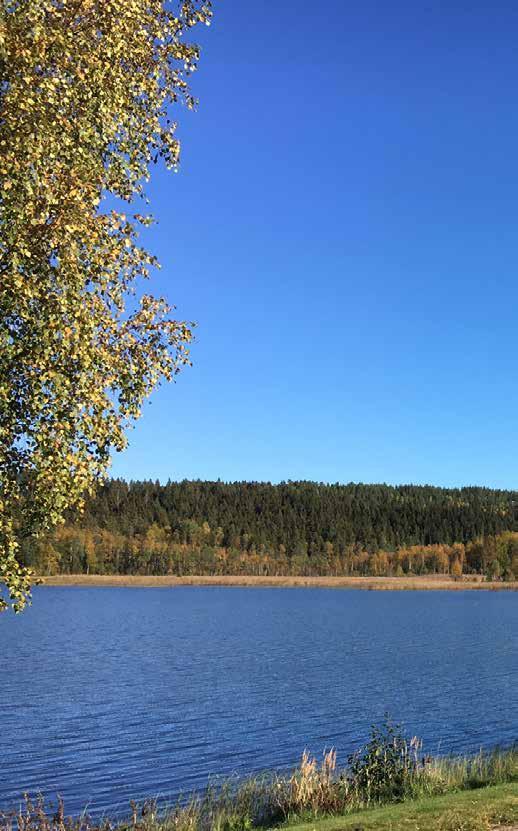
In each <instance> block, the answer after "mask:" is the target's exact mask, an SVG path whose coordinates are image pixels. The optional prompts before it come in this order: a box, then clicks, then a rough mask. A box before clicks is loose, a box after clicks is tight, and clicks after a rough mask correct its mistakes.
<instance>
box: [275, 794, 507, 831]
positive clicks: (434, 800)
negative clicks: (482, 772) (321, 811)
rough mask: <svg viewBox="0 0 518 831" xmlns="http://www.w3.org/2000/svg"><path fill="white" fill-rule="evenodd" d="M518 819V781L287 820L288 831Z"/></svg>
mask: <svg viewBox="0 0 518 831" xmlns="http://www.w3.org/2000/svg"><path fill="white" fill-rule="evenodd" d="M513 823H518V782H511V783H508V784H506V785H494V786H491V787H486V788H479V789H477V790H469V791H458V792H454V793H448V794H443V795H441V796H434V797H426V798H424V799H416V800H410V801H407V802H400V803H398V804H396V805H384V806H382V807H378V808H366V809H364V810H362V811H356V812H354V813H351V814H348V815H346V816H336V817H327V818H324V819H312V820H310V821H309V822H303V823H301V822H290V823H287V826H286V827H288V828H289V831H360V829H361V831H381V829H384V831H488V829H491V828H494V827H495V826H497V825H500V826H506V825H508V826H509V825H513Z"/></svg>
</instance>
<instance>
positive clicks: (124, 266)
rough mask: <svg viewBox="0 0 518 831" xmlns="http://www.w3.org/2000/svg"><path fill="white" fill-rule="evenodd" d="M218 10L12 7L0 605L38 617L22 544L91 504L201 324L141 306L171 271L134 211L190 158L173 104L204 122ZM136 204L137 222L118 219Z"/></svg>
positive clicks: (1, 349) (1, 336)
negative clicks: (204, 76) (197, 96)
mask: <svg viewBox="0 0 518 831" xmlns="http://www.w3.org/2000/svg"><path fill="white" fill-rule="evenodd" d="M210 15H211V10H210V4H209V3H205V2H201V3H198V2H195V0H184V2H181V3H180V6H179V8H175V9H173V8H172V4H170V3H168V2H163V1H162V0H0V106H1V118H0V179H1V184H0V275H1V276H0V583H3V584H4V587H5V590H6V594H7V596H6V594H4V595H3V596H0V609H5V608H8V606H9V605H12V606H13V607H14V609H15V610H16V611H18V610H20V609H21V608H23V606H24V603H25V602H26V600H27V598H28V596H29V593H30V585H31V579H32V577H31V574H30V572H29V571H28V570H27V569H26V568H24V567H23V565H22V564H21V563H20V560H19V556H18V551H19V547H18V546H19V540H20V538H21V537H22V536H27V535H31V534H36V533H39V532H41V531H43V530H45V529H47V528H49V527H51V526H53V525H55V524H56V523H58V522H60V521H61V520H62V518H63V513H64V511H65V510H66V509H67V508H70V507H80V505H81V503H82V499H83V496H84V494H85V493H86V492H88V491H90V490H91V489H92V487H93V485H94V483H95V482H96V480H98V479H99V477H102V476H103V475H104V473H105V471H106V469H107V466H108V463H109V457H110V452H111V451H112V449H116V450H121V449H122V448H123V447H124V446H125V444H126V438H125V429H126V427H127V425H128V423H129V422H130V421H131V420H132V419H135V418H137V417H138V416H139V414H140V409H141V406H142V403H143V401H144V399H145V398H146V396H147V395H149V393H150V392H151V390H152V389H153V388H154V387H155V386H156V384H157V383H158V382H159V381H160V379H161V378H166V379H171V378H172V377H173V376H174V375H175V373H177V372H178V371H179V370H180V369H181V368H182V366H184V365H185V364H186V363H188V362H189V357H188V344H189V342H190V340H191V325H190V324H187V323H184V322H179V321H177V320H175V319H174V318H173V317H172V316H171V308H170V307H169V306H168V304H167V303H166V302H165V301H164V300H163V299H156V298H154V297H152V296H151V295H149V294H144V295H143V296H141V297H140V299H138V300H132V303H131V305H129V307H128V303H127V298H128V296H130V295H132V294H134V293H135V291H136V283H137V281H138V280H139V279H140V278H142V277H147V276H148V275H149V273H150V269H151V268H152V267H153V266H154V265H156V261H155V260H154V258H153V257H152V256H151V255H150V254H149V253H148V252H147V251H146V250H145V249H143V248H142V247H141V246H140V245H139V244H138V241H137V237H138V229H139V227H140V226H142V225H144V226H146V225H148V224H149V223H150V222H151V218H150V217H147V216H145V215H142V214H141V213H137V212H135V210H134V203H135V201H136V200H137V199H140V198H144V190H143V183H144V182H145V181H146V180H147V179H148V178H149V172H150V166H151V164H152V163H153V162H154V161H156V160H157V159H158V158H159V157H160V158H161V159H162V160H163V161H164V162H165V165H166V166H167V167H169V168H174V167H175V166H176V165H177V163H178V158H179V143H178V140H177V138H176V134H175V126H176V125H175V124H174V122H173V121H172V120H171V105H173V104H175V103H177V102H179V101H183V102H184V103H186V105H187V107H188V108H193V106H194V104H195V101H194V99H193V98H192V95H191V93H190V91H189V87H188V81H187V76H188V75H189V74H190V73H191V72H192V71H193V70H194V69H195V68H196V64H197V61H198V58H199V49H198V47H197V46H196V45H193V44H192V43H189V42H187V41H186V40H185V35H186V33H187V32H188V31H189V30H190V29H191V28H192V27H193V26H194V25H195V24H197V23H209V21H210ZM106 197H110V201H111V204H112V205H119V204H121V200H123V201H125V202H127V203H128V209H127V210H128V211H129V213H128V215H127V214H126V213H125V212H123V211H122V210H118V209H115V210H108V209H107V208H106V209H105V207H104V206H105V205H106V202H105V198H106Z"/></svg>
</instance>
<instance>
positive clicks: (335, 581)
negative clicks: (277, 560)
mask: <svg viewBox="0 0 518 831" xmlns="http://www.w3.org/2000/svg"><path fill="white" fill-rule="evenodd" d="M40 579H41V581H42V585H43V586H96V587H98V586H106V587H110V586H112V587H113V586H121V587H123V586H128V587H132V588H138V587H141V588H168V587H173V586H255V587H261V586H264V587H269V588H274V587H279V588H282V587H290V586H292V587H300V588H304V587H313V588H336V589H341V588H343V589H363V590H367V591H426V590H428V591H431V590H435V591H443V590H446V591H466V590H470V591H471V590H478V591H518V580H514V581H509V582H502V581H499V580H492V581H487V580H485V579H484V578H483V577H480V576H479V575H465V576H463V577H460V578H455V577H448V576H447V575H425V576H423V577H419V576H405V577H266V576H261V577H256V576H251V575H237V576H228V575H220V576H210V577H209V576H189V577H177V576H175V575H165V576H160V577H157V576H146V575H140V574H139V575H131V574H127V575H126V574H58V575H54V576H51V577H41V578H40Z"/></svg>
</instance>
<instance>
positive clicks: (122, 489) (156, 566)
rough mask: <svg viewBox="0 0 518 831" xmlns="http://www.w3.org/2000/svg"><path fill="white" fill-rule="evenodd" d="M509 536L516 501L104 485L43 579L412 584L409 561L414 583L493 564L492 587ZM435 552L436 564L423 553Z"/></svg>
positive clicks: (405, 489) (402, 489) (420, 491)
mask: <svg viewBox="0 0 518 831" xmlns="http://www.w3.org/2000/svg"><path fill="white" fill-rule="evenodd" d="M517 526H518V492H516V491H502V490H492V489H489V488H481V487H465V488H455V489H450V488H438V487H432V486H417V485H399V486H395V487H394V486H389V485H362V484H353V483H351V484H347V485H339V484H335V485H329V484H321V483H315V482H305V481H302V482H284V483H281V484H278V485H272V484H269V483H264V482H234V483H224V482H203V481H183V482H169V483H168V484H166V485H160V484H159V483H157V482H125V481H122V480H120V479H114V480H111V481H109V482H107V483H106V485H104V486H103V487H102V488H100V489H99V491H98V493H97V496H96V497H95V499H93V500H92V501H91V502H90V503H89V504H88V505H87V507H86V510H85V513H84V515H83V516H81V517H80V518H74V517H70V518H69V523H68V525H67V526H66V527H65V528H64V529H60V530H59V531H58V532H57V533H56V535H55V536H54V537H53V538H52V539H51V540H48V541H47V542H46V549H47V551H50V549H53V551H54V553H55V563H54V564H52V563H50V564H49V562H47V563H46V565H45V564H43V567H44V568H46V570H47V571H49V570H63V569H65V570H69V571H74V570H76V571H84V570H94V569H96V570H101V571H102V570H104V571H107V572H120V573H243V572H245V571H246V570H247V568H248V569H249V570H250V569H252V568H253V569H254V571H251V573H265V572H266V573H273V572H274V571H275V572H278V573H330V571H333V573H335V572H336V573H356V571H357V572H358V573H367V574H368V573H379V572H380V569H381V572H382V573H385V572H387V573H391V572H395V571H397V570H398V569H399V571H402V572H405V571H408V570H410V571H412V572H414V571H416V563H417V561H418V560H420V566H419V568H421V570H422V572H423V573H429V572H430V571H439V572H441V573H442V572H444V570H448V571H451V569H452V568H454V567H455V568H456V569H457V570H458V569H459V567H460V568H461V570H462V571H466V570H467V571H471V572H482V573H485V572H486V571H487V570H488V568H491V564H493V566H492V568H493V571H494V572H495V574H496V576H499V575H498V572H500V573H501V574H504V573H506V572H509V571H510V570H511V568H512V567H513V566H512V563H513V552H512V551H511V552H510V553H507V554H506V555H505V556H503V555H502V554H501V552H497V551H496V549H495V547H494V546H495V545H496V543H495V544H494V545H493V543H490V542H488V540H489V539H490V538H491V539H492V538H496V537H500V536H501V535H504V536H503V537H502V539H505V540H507V542H506V546H507V547H509V546H511V543H510V542H509V541H510V540H513V539H514V536H513V534H507V533H505V532H515V531H518V527H517ZM481 540H485V543H484V551H485V553H483V554H481V553H480V552H479V553H478V554H477V555H476V556H475V555H473V556H472V557H471V562H469V561H468V559H469V558H467V555H466V551H467V548H469V546H470V545H471V548H473V546H474V545H475V543H476V544H478V545H480V541H481ZM513 545H514V543H513ZM488 546H489V548H490V550H487V551H486V549H487V548H488ZM502 546H503V542H500V548H501V547H502ZM423 547H424V548H426V549H429V550H428V552H427V553H425V554H422V553H421V554H419V555H418V554H417V553H414V554H413V555H408V556H407V557H406V561H405V557H404V556H402V555H401V551H402V550H403V549H405V550H411V549H420V550H421V549H423ZM441 547H442V549H443V554H444V556H442V555H441V553H440V551H438V550H435V551H434V549H441ZM511 548H512V546H511ZM493 549H494V550H493ZM445 552H446V553H445ZM42 556H47V560H48V557H49V556H50V557H51V559H52V554H51V553H50V554H48V553H47V554H46V555H43V553H42V547H41V545H39V546H38V547H37V548H34V547H33V548H31V546H27V548H26V552H25V557H26V560H27V561H29V562H32V563H33V564H37V563H38V561H39V560H41V557H42ZM376 557H377V559H376ZM499 557H500V559H499ZM413 560H415V562H413ZM446 560H448V563H447V564H446ZM410 561H412V562H410ZM497 563H499V565H497ZM193 568H194V569H195V571H193V570H192V569H193ZM196 569H197V570H198V571H197V572H196ZM261 569H263V571H261ZM373 569H374V570H373ZM355 570H356V571H355Z"/></svg>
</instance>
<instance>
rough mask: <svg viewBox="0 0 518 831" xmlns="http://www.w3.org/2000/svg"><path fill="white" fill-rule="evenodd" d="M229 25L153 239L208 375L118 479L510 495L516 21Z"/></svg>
mask: <svg viewBox="0 0 518 831" xmlns="http://www.w3.org/2000/svg"><path fill="white" fill-rule="evenodd" d="M214 12H215V15H214V22H213V24H212V26H211V27H210V28H205V27H204V28H203V31H200V32H199V33H197V34H199V37H198V40H199V42H200V43H202V45H203V53H202V60H201V64H200V69H199V71H198V73H197V74H196V75H195V76H194V77H193V88H194V91H195V93H196V94H197V95H198V97H199V98H200V106H199V109H198V111H197V113H195V114H192V113H190V112H188V111H187V110H183V109H180V108H178V110H177V118H178V120H179V123H180V126H179V137H180V138H181V140H182V164H181V169H180V172H179V173H178V174H172V173H167V172H165V171H162V170H157V171H156V173H155V177H154V181H153V184H152V187H151V188H150V196H151V200H152V204H151V210H152V211H153V213H154V214H155V216H156V217H157V218H158V219H159V225H158V226H157V227H155V228H153V229H151V230H150V231H148V232H146V237H145V241H146V244H147V245H148V247H149V248H151V249H152V250H153V251H154V252H155V253H157V254H158V255H159V257H160V259H161V261H162V264H163V268H162V272H161V273H160V274H159V275H158V276H157V277H156V278H155V279H154V285H153V289H154V291H155V292H156V293H163V294H165V295H166V296H167V297H168V298H169V299H170V300H171V301H172V302H174V303H176V304H177V306H178V316H179V317H181V318H186V319H194V320H196V321H197V322H198V329H197V343H196V345H195V347H194V348H193V350H192V356H193V361H194V366H193V367H192V368H190V369H187V370H185V372H184V373H182V375H181V376H179V378H178V381H177V383H176V384H174V385H167V386H165V387H162V388H161V389H160V390H159V391H158V392H157V393H156V394H155V395H154V396H153V398H152V403H151V404H150V405H146V407H145V410H144V415H143V418H142V419H141V421H140V422H139V423H138V425H137V426H136V428H135V429H134V430H133V431H132V432H131V433H130V448H129V449H128V450H127V451H126V452H125V453H124V454H122V455H120V456H118V457H117V458H116V459H115V461H114V465H113V469H112V472H113V474H114V475H117V476H124V477H126V478H134V479H135V478H153V479H155V478H158V479H160V480H163V481H166V480H167V479H168V478H171V479H182V478H201V479H217V478H221V479H224V480H234V479H253V480H271V481H280V480H283V479H302V478H304V479H316V480H319V481H332V482H335V481H341V482H348V481H363V482H382V481H385V482H389V483H399V482H415V483H433V484H439V485H448V486H450V485H461V484H485V485H490V486H497V487H512V488H517V487H518V464H517V462H518V360H517V355H518V350H517V347H518V326H517V323H518V4H516V3H513V2H511V0H508V2H501V0H492V2H489V0H486V2H477V0H474V2H468V1H467V0H451V2H448V3H446V2H438V0H436V2H427V3H424V2H423V3H416V2H415V0H405V1H404V2H403V0H393V2H391V3H387V2H386V0H378V2H375V0H361V2H360V1H359V0H358V2H345V0H328V2H326V3H320V4H319V3H305V2H300V0H299V2H295V0H276V2H271V0H268V2H266V0H262V2H261V0H255V1H254V2H252V0H215V3H214ZM194 31H195V32H196V30H194Z"/></svg>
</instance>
